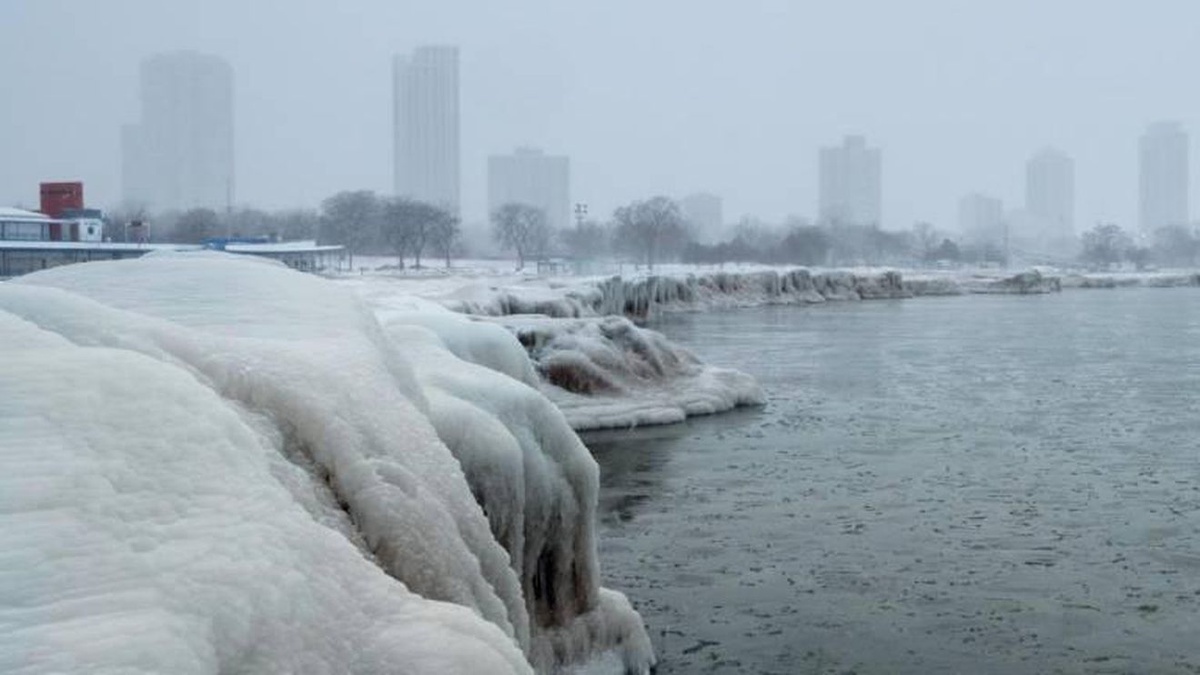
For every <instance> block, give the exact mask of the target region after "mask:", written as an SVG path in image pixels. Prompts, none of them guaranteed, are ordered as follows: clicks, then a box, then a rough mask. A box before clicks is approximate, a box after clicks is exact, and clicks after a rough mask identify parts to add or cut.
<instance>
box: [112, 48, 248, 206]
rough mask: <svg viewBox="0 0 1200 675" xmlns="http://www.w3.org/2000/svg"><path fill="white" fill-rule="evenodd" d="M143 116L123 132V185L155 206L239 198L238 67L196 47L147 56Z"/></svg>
mask: <svg viewBox="0 0 1200 675" xmlns="http://www.w3.org/2000/svg"><path fill="white" fill-rule="evenodd" d="M140 86H141V120H140V121H139V122H137V123H136V124H130V125H126V126H125V127H124V128H122V130H121V131H122V133H121V177H122V183H123V186H122V192H123V196H124V198H125V200H126V201H128V202H130V203H132V204H138V205H141V206H145V207H147V208H150V209H153V210H155V211H164V210H174V209H180V210H182V209H190V208H195V207H207V208H211V209H224V208H227V207H229V206H230V205H231V204H232V203H233V195H234V158H233V68H231V67H230V65H229V63H228V62H226V61H225V60H224V59H222V58H220V57H217V56H211V55H208V54H199V53H196V52H171V53H165V54H156V55H154V56H150V57H148V58H146V59H145V60H143V61H142V63H141V73H140Z"/></svg>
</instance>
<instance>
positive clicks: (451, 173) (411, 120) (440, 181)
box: [392, 46, 460, 214]
mask: <svg viewBox="0 0 1200 675" xmlns="http://www.w3.org/2000/svg"><path fill="white" fill-rule="evenodd" d="M392 86H393V96H394V102H395V105H394V113H395V144H396V145H395V174H394V177H395V182H396V185H395V187H396V194H397V195H398V196H401V197H409V198H412V199H418V200H421V201H424V202H429V203H431V204H435V205H437V206H441V207H443V208H446V209H449V210H450V211H451V212H452V213H454V214H458V213H459V209H460V195H459V126H458V48H457V47H448V46H429V47H419V48H417V49H416V50H414V51H413V53H412V54H411V55H409V56H403V55H401V56H396V57H395V59H394V61H393V63H392Z"/></svg>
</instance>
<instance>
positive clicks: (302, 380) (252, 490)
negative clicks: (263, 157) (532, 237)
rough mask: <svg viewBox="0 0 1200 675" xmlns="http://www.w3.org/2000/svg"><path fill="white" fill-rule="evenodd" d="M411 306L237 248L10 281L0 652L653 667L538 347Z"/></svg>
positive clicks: (154, 661) (147, 660) (55, 662)
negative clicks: (548, 396)
mask: <svg viewBox="0 0 1200 675" xmlns="http://www.w3.org/2000/svg"><path fill="white" fill-rule="evenodd" d="M443 313H444V311H443ZM409 314H410V315H412V316H413V317H417V318H415V319H414V321H412V322H410V323H406V322H405V321H404V319H403V315H404V312H402V311H399V310H396V311H394V312H393V313H391V314H390V315H389V316H388V317H387V318H386V320H385V321H383V322H381V321H380V320H378V319H377V318H376V317H375V315H373V314H372V313H371V312H369V311H367V310H366V309H365V307H364V306H363V305H362V304H361V303H360V302H358V301H357V300H356V299H355V298H354V297H353V295H352V293H350V292H349V291H348V290H347V289H345V288H340V287H338V286H337V285H336V284H332V283H329V282H327V281H324V280H321V279H317V278H315V277H310V276H305V275H301V274H299V273H295V272H291V271H289V270H287V269H286V268H283V267H282V266H279V265H276V264H273V263H268V262H264V261H257V260H248V259H238V258H231V257H227V256H224V255H220V254H188V255H168V256H150V257H147V258H143V259H141V260H136V261H124V262H119V263H94V264H86V265H74V266H69V267H61V268H57V269H54V270H49V271H46V272H43V273H38V274H34V275H31V276H28V277H24V278H22V279H19V280H16V281H13V282H9V283H5V284H2V285H0V335H3V338H4V340H5V344H6V345H9V346H10V349H11V350H19V352H14V353H19V354H20V358H10V359H6V360H5V362H4V363H3V364H2V365H0V394H2V398H3V400H4V401H5V406H3V410H2V412H0V438H2V439H3V443H2V444H0V452H3V455H4V461H5V467H6V471H5V474H4V476H3V478H0V505H3V513H4V517H5V520H6V525H5V527H4V528H3V530H0V550H3V551H4V555H5V557H6V558H7V559H8V561H9V562H8V563H7V564H6V565H4V566H3V568H0V569H2V571H0V574H2V575H3V582H2V583H0V593H2V594H3V597H2V598H0V599H2V600H3V601H2V602H0V670H3V671H5V672H9V671H14V672H21V671H28V672H45V671H63V670H80V669H101V670H103V669H113V670H122V671H141V672H195V673H217V672H259V671H274V672H361V673H375V672H396V671H400V672H406V673H424V672H428V673H454V672H461V673H477V672H488V673H501V672H530V665H529V664H530V663H532V664H534V665H535V666H536V667H538V668H539V669H540V670H543V671H548V670H551V669H554V668H557V667H559V666H561V665H563V664H570V663H577V662H580V661H582V660H584V659H586V658H587V657H588V656H589V655H591V654H594V653H596V652H599V651H603V650H610V653H616V654H618V655H619V658H620V659H621V660H622V661H623V664H624V666H625V667H626V669H627V670H629V671H631V672H639V671H645V670H647V669H648V668H649V666H650V665H651V664H652V663H653V655H652V653H651V651H650V648H649V643H648V640H647V639H646V635H645V631H644V628H643V626H642V624H641V620H640V618H638V616H637V614H636V613H635V612H634V611H633V610H632V609H631V608H630V607H629V605H628V603H627V602H626V601H625V600H624V598H623V597H622V596H620V594H618V593H615V592H611V591H607V590H605V589H601V588H600V587H599V583H598V570H597V565H596V558H595V542H594V539H593V532H592V527H593V518H594V509H595V498H596V489H597V487H596V486H597V476H596V467H595V464H594V462H592V460H591V458H590V457H589V456H588V454H587V452H586V449H585V448H583V446H582V445H581V444H580V442H579V440H578V438H577V437H575V435H574V434H573V433H572V432H571V431H570V429H569V428H568V426H567V423H566V421H565V420H564V419H563V418H562V416H561V414H559V413H558V412H557V411H556V410H555V409H554V407H553V406H552V405H551V404H550V403H548V402H547V401H546V400H545V399H544V398H543V397H541V396H539V395H538V394H537V393H536V391H535V390H533V389H531V388H530V387H529V386H527V384H526V382H527V381H528V379H529V377H530V375H529V372H528V371H527V370H525V369H522V368H521V367H520V366H518V365H516V364H518V363H519V361H518V360H517V359H516V357H515V355H514V354H515V352H514V349H515V350H516V351H517V352H519V350H520V348H519V346H516V347H514V346H513V345H514V344H515V341H512V340H511V338H508V339H509V341H510V342H511V343H512V344H510V345H509V346H504V344H503V338H502V336H501V335H500V333H502V332H503V331H500V332H499V333H498V332H496V331H497V330H498V329H497V328H496V327H494V326H486V325H482V324H481V325H480V326H471V325H470V324H467V323H465V322H464V323H462V324H461V326H463V327H465V328H464V331H463V332H457V333H456V332H455V330H454V329H453V325H452V324H453V322H454V321H455V320H457V317H455V318H453V319H447V318H446V317H445V316H441V317H439V316H437V313H436V312H428V313H426V315H422V312H420V311H413V312H410V313H409ZM430 325H433V326H434V327H435V328H436V327H437V326H439V325H440V327H441V330H436V331H435V330H434V329H431V328H430V327H429V326H430ZM472 335H477V336H479V340H478V341H474V340H473V338H472ZM443 336H446V337H443ZM447 343H455V344H447ZM13 345H17V347H13ZM453 349H456V350H458V351H457V352H454V353H463V354H465V355H466V356H468V357H473V360H476V361H477V362H478V363H467V362H465V361H463V360H462V359H460V358H458V357H456V356H454V355H453V354H452V351H451V350H453ZM479 364H483V365H479ZM525 368H526V369H527V368H528V365H527V363H526V366H525ZM452 453H453V454H452ZM480 504H482V508H481V506H480Z"/></svg>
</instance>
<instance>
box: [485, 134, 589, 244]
mask: <svg viewBox="0 0 1200 675" xmlns="http://www.w3.org/2000/svg"><path fill="white" fill-rule="evenodd" d="M512 202H516V203H519V204H528V205H529V206H534V207H537V208H539V209H541V210H542V211H543V212H544V213H545V214H546V222H547V223H549V225H550V226H551V227H553V228H555V229H563V228H566V227H569V226H570V217H571V204H570V202H571V192H570V160H569V159H567V158H566V157H564V156H561V155H547V154H545V153H543V152H542V151H541V150H538V149H536V148H518V149H517V150H516V151H515V152H513V153H512V154H510V155H492V156H491V157H488V213H489V214H490V213H494V212H495V211H496V209H498V208H500V207H501V206H503V205H505V204H508V203H512Z"/></svg>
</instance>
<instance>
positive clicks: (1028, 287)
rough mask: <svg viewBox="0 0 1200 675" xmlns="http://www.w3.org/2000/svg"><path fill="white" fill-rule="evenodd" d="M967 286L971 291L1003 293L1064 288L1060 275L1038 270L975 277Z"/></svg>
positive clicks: (1027, 292) (1032, 292)
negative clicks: (1004, 275) (1047, 273)
mask: <svg viewBox="0 0 1200 675" xmlns="http://www.w3.org/2000/svg"><path fill="white" fill-rule="evenodd" d="M965 286H966V289H967V291H968V292H970V293H983V294H1002V295H1040V294H1043V293H1057V292H1058V291H1061V290H1062V285H1061V283H1060V281H1059V278H1058V277H1054V276H1045V275H1043V274H1042V273H1041V272H1039V271H1037V270H1030V271H1028V272H1020V273H1018V274H1014V275H1012V276H1007V277H1000V278H992V277H975V278H972V279H971V280H970V281H969V282H967V283H965Z"/></svg>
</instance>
